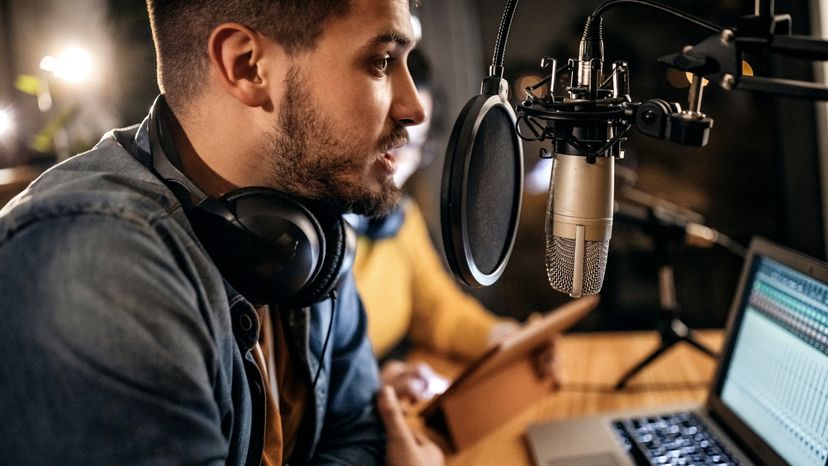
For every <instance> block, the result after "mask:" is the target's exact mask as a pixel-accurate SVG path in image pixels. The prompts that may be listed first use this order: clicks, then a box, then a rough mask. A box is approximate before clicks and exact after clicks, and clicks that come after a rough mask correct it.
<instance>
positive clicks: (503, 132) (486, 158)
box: [464, 106, 522, 274]
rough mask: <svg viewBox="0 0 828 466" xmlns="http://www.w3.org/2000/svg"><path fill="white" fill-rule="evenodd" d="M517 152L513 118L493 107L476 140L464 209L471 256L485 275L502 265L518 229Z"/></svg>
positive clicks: (487, 113) (486, 116) (481, 124)
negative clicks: (501, 262) (516, 226)
mask: <svg viewBox="0 0 828 466" xmlns="http://www.w3.org/2000/svg"><path fill="white" fill-rule="evenodd" d="M517 150H518V149H517V148H516V147H515V130H514V124H513V122H512V119H511V116H510V115H509V113H507V112H506V111H505V110H504V109H503V108H501V107H500V106H495V107H492V108H490V109H489V111H488V112H486V115H485V116H484V117H483V121H482V122H481V123H480V127H479V128H478V130H477V134H476V135H475V137H474V144H473V146H472V153H471V161H470V163H469V166H468V178H467V186H466V188H467V190H466V193H467V196H468V197H467V200H466V204H465V206H464V207H465V211H466V220H467V224H466V226H467V234H468V239H469V244H470V249H471V254H472V257H473V259H474V262H475V263H476V264H477V266H478V268H479V269H480V271H481V272H483V273H486V274H490V273H493V272H494V271H495V270H496V269H497V267H498V265H500V260H501V258H502V257H503V254H504V253H505V252H506V251H508V250H509V247H510V240H511V235H512V231H513V229H514V228H515V225H514V223H513V214H512V212H513V211H514V209H516V208H517V207H516V206H517V203H518V201H519V200H518V199H516V198H515V189H514V186H515V183H516V178H517V177H519V176H522V174H521V173H518V171H519V167H520V165H519V163H516V162H515V157H516V154H515V152H516V151H517ZM517 157H520V154H519V153H518V154H517ZM521 162H522V161H521Z"/></svg>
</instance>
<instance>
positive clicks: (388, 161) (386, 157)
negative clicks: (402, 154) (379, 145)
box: [379, 152, 397, 175]
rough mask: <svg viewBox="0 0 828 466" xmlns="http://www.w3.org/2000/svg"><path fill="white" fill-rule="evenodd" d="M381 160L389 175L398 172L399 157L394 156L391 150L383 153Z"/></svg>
mask: <svg viewBox="0 0 828 466" xmlns="http://www.w3.org/2000/svg"><path fill="white" fill-rule="evenodd" d="M379 162H380V165H381V166H382V168H383V170H385V171H386V172H388V174H389V175H393V174H394V173H396V171H397V158H396V157H394V155H392V154H391V153H390V152H386V153H384V154H382V157H380V159H379Z"/></svg>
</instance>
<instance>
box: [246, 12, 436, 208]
mask: <svg viewBox="0 0 828 466" xmlns="http://www.w3.org/2000/svg"><path fill="white" fill-rule="evenodd" d="M323 31H324V32H323V34H322V36H321V37H320V39H319V42H318V44H317V46H316V47H315V48H314V49H313V50H311V51H309V52H307V53H302V54H299V55H298V56H297V57H296V58H295V59H294V60H293V61H292V65H291V67H290V69H289V70H288V73H287V77H286V79H285V82H284V90H283V93H282V98H281V99H280V102H281V104H280V108H279V110H278V112H277V113H278V119H277V120H276V121H275V122H274V127H273V130H272V131H271V132H270V133H269V134H268V135H266V137H265V139H266V141H265V144H263V150H264V153H263V154H261V156H262V157H263V159H264V160H267V161H269V162H270V164H269V165H270V167H271V168H272V173H271V174H270V175H271V176H272V183H271V184H273V185H274V186H279V187H280V189H282V190H284V191H286V192H288V193H290V194H294V195H298V196H301V197H306V198H311V199H318V200H323V201H326V202H329V203H331V204H334V205H336V206H338V207H339V208H342V209H343V210H349V211H353V212H356V213H360V214H365V215H381V214H383V213H387V212H388V211H389V210H390V209H391V208H393V206H394V205H396V202H397V200H398V199H399V190H398V189H397V188H396V187H395V185H394V183H393V179H392V176H393V174H394V172H395V171H396V158H395V156H393V155H392V154H391V152H392V150H393V149H394V148H396V147H399V146H401V145H403V144H405V142H406V140H407V133H406V130H405V127H406V126H410V125H414V124H417V123H420V122H422V121H423V119H424V117H425V115H424V110H423V107H422V105H421V103H420V101H419V100H418V96H417V92H416V88H415V87H414V83H413V81H412V79H411V76H410V75H409V73H408V69H407V67H406V58H407V55H408V52H409V51H410V49H411V47H412V45H413V43H412V40H413V39H412V30H411V21H410V17H409V12H408V0H353V1H352V7H351V11H350V13H349V14H348V15H347V16H346V17H344V18H338V19H333V20H332V21H330V22H329V23H327V24H326V25H325V26H324V30H323Z"/></svg>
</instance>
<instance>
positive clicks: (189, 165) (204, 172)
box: [169, 117, 237, 197]
mask: <svg viewBox="0 0 828 466" xmlns="http://www.w3.org/2000/svg"><path fill="white" fill-rule="evenodd" d="M170 120H171V121H170V122H169V126H170V128H169V130H170V133H171V135H172V140H173V143H174V144H175V148H176V150H177V151H178V156H179V159H180V160H179V163H180V167H179V169H180V170H181V172H182V173H184V175H185V176H186V177H187V178H189V179H190V181H192V182H193V183H195V184H196V186H198V187H199V188H200V189H201V190H202V191H204V193H205V194H207V195H208V196H210V197H220V196H221V195H223V194H225V193H227V192H229V191H232V190H234V189H236V188H237V186H236V185H234V184H233V183H231V182H230V181H228V180H227V179H225V178H223V177H222V176H221V175H219V174H218V173H216V171H215V170H213V169H212V168H211V167H210V166H209V165H208V164H207V162H205V160H204V159H203V158H202V157H200V156H199V154H198V152H197V151H196V149H195V147H193V143H192V141H191V139H190V137H189V136H188V134H187V131H186V130H185V129H184V127H183V125H182V123H180V122H179V120H178V119H177V118H175V117H173V118H171V119H170Z"/></svg>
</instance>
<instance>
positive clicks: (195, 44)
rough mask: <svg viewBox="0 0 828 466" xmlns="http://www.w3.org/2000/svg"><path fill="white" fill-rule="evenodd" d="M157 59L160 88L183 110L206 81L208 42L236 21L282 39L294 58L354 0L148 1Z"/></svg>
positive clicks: (346, 9)
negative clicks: (219, 28) (214, 32)
mask: <svg viewBox="0 0 828 466" xmlns="http://www.w3.org/2000/svg"><path fill="white" fill-rule="evenodd" d="M146 2H147V11H148V12H149V18H150V26H151V27H152V36H153V40H154V41H155V51H156V56H157V60H158V86H159V87H160V88H161V91H162V92H164V93H166V94H167V102H168V103H169V105H170V106H171V107H172V108H173V109H175V110H182V109H183V106H182V105H180V104H181V103H183V102H187V101H188V100H191V99H193V98H194V97H196V96H197V95H198V93H199V91H200V90H201V87H202V86H203V84H204V82H205V81H206V78H207V68H208V58H207V39H208V38H209V37H210V32H211V31H212V30H213V28H215V27H216V26H218V25H219V24H221V23H226V22H235V23H239V24H242V25H244V26H247V27H249V28H251V29H253V30H255V31H257V32H259V33H261V34H263V35H265V36H267V37H269V38H271V39H274V40H276V41H278V42H279V43H280V44H281V45H282V46H283V47H284V48H285V50H286V51H287V53H289V54H293V53H297V52H301V51H305V50H309V49H312V48H313V47H314V46H315V45H316V42H317V39H318V38H319V36H320V34H321V33H322V28H323V27H324V25H325V23H326V22H327V21H328V20H330V19H332V18H337V17H342V16H345V15H346V14H347V13H348V11H349V8H350V0H146Z"/></svg>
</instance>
